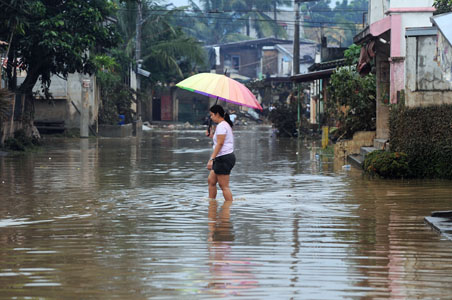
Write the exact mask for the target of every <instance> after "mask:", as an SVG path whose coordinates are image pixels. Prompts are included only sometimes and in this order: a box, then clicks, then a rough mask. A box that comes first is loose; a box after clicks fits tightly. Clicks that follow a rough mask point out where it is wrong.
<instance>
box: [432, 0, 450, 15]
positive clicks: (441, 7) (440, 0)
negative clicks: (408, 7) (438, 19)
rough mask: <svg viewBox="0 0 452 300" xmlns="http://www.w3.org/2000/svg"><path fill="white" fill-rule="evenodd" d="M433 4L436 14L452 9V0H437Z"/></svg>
mask: <svg viewBox="0 0 452 300" xmlns="http://www.w3.org/2000/svg"><path fill="white" fill-rule="evenodd" d="M433 6H434V7H435V8H436V11H435V14H443V13H448V12H451V11H452V0H435V1H434V2H433Z"/></svg>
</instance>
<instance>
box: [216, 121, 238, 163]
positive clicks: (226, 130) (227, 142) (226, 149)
mask: <svg viewBox="0 0 452 300" xmlns="http://www.w3.org/2000/svg"><path fill="white" fill-rule="evenodd" d="M218 134H220V135H226V137H225V138H224V144H223V147H221V149H220V152H218V155H217V157H218V156H222V155H226V154H229V153H232V152H234V134H233V133H232V128H231V126H230V125H229V124H228V122H226V121H222V122H220V123H219V124H218V125H217V128H216V129H215V134H214V135H213V148H214V149H215V146H216V145H217V135H218Z"/></svg>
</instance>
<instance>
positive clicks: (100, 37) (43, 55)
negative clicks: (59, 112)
mask: <svg viewBox="0 0 452 300" xmlns="http://www.w3.org/2000/svg"><path fill="white" fill-rule="evenodd" d="M114 11H115V7H114V5H113V3H112V2H111V1H109V0H23V1H9V3H7V2H6V1H1V2H0V22H1V23H0V24H1V26H0V39H1V40H4V41H8V42H9V43H10V45H9V46H10V48H9V53H8V64H9V68H8V69H7V73H8V74H7V75H8V78H9V82H10V83H12V84H13V85H14V80H13V78H14V69H15V68H14V67H16V66H18V67H19V68H20V69H22V70H25V71H26V72H27V73H26V74H27V75H26V78H25V80H24V82H23V83H22V85H21V86H20V87H19V90H20V91H21V92H23V93H25V94H30V93H31V92H32V89H33V87H34V85H35V84H36V82H37V81H38V78H40V79H41V82H42V85H43V89H44V91H45V92H47V91H48V87H49V85H50V78H51V76H52V75H53V74H60V75H62V76H67V75H68V74H69V73H73V72H87V73H93V72H94V71H95V66H94V64H93V61H92V57H93V55H90V52H92V51H93V50H95V51H98V52H100V51H103V50H105V49H108V48H111V47H113V46H115V45H117V43H118V42H119V35H118V33H117V30H116V24H115V21H114V20H113V19H109V17H110V16H113V15H114ZM10 88H12V89H14V88H15V87H14V86H11V85H10Z"/></svg>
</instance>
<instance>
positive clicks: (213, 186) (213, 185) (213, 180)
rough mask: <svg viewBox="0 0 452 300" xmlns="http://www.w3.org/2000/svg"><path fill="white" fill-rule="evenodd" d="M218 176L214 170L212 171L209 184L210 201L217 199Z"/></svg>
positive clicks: (208, 180)
mask: <svg viewBox="0 0 452 300" xmlns="http://www.w3.org/2000/svg"><path fill="white" fill-rule="evenodd" d="M217 182H218V179H217V175H216V174H215V172H214V171H213V170H211V171H210V174H209V177H208V178H207V183H208V184H209V199H215V198H216V197H217Z"/></svg>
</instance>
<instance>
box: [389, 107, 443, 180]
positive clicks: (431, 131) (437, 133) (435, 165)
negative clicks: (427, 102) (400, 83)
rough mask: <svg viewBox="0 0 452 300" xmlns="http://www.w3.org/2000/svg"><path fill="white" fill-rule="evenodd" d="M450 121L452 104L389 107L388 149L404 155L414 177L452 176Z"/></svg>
mask: <svg viewBox="0 0 452 300" xmlns="http://www.w3.org/2000/svg"><path fill="white" fill-rule="evenodd" d="M451 120H452V105H438V106H429V107H416V108H406V107H404V106H403V105H398V106H393V107H392V109H391V115H390V120H389V129H390V145H391V150H392V151H398V152H404V153H406V154H407V155H408V164H409V167H410V171H411V173H412V175H413V176H414V177H417V178H445V179H452V168H451V166H452V123H451Z"/></svg>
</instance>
